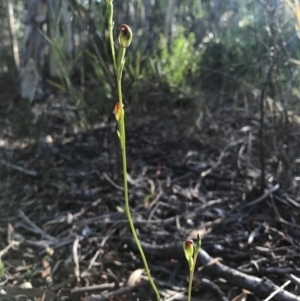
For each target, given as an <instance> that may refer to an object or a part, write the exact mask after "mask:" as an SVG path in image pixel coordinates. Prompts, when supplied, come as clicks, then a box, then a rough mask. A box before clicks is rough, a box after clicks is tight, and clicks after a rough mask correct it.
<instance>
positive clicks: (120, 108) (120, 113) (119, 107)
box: [114, 102, 124, 122]
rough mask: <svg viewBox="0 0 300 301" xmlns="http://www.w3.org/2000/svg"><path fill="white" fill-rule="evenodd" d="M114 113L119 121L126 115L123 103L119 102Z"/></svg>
mask: <svg viewBox="0 0 300 301" xmlns="http://www.w3.org/2000/svg"><path fill="white" fill-rule="evenodd" d="M114 113H115V117H116V119H117V121H118V122H119V121H120V120H121V118H122V117H123V115H124V110H123V105H121V104H120V103H119V102H118V103H117V104H116V105H115V110H114Z"/></svg>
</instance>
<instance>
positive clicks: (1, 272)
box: [0, 257, 5, 278]
mask: <svg viewBox="0 0 300 301" xmlns="http://www.w3.org/2000/svg"><path fill="white" fill-rule="evenodd" d="M4 275H5V267H4V264H3V262H2V260H1V257H0V278H2V277H4Z"/></svg>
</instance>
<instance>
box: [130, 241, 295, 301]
mask: <svg viewBox="0 0 300 301" xmlns="http://www.w3.org/2000/svg"><path fill="white" fill-rule="evenodd" d="M128 243H129V245H130V246H131V247H133V248H135V245H134V243H133V241H128ZM141 244H142V247H143V249H144V252H145V254H146V255H147V256H153V257H160V258H178V257H181V256H183V251H182V244H181V243H180V242H179V243H173V244H168V245H161V246H156V245H151V244H147V243H143V242H142V243H141ZM198 263H200V264H202V266H203V271H202V272H203V273H206V274H208V275H210V276H215V277H220V278H223V279H226V280H227V282H228V283H229V284H231V285H233V286H238V287H240V288H243V289H245V290H248V291H251V292H252V293H254V294H256V295H258V296H261V297H264V298H266V297H268V296H270V295H271V294H272V293H274V292H275V291H278V293H277V294H276V295H275V296H274V297H273V299H274V300H276V301H300V297H297V296H295V295H294V294H292V293H290V292H288V291H286V290H280V288H279V287H278V286H277V285H275V284H274V283H273V282H272V281H270V280H269V279H267V278H263V279H260V278H258V277H255V276H250V275H247V274H244V273H242V272H239V271H237V270H235V269H232V268H230V267H228V266H226V265H224V264H222V263H220V262H219V260H216V259H213V258H212V257H210V256H209V255H208V254H207V253H206V252H205V251H204V250H203V249H201V250H200V252H199V256H198Z"/></svg>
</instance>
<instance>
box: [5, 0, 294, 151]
mask: <svg viewBox="0 0 300 301" xmlns="http://www.w3.org/2000/svg"><path fill="white" fill-rule="evenodd" d="M33 3H36V4H37V5H41V7H42V6H43V7H46V19H45V22H40V23H39V30H38V32H39V34H40V35H41V36H42V37H43V41H44V42H45V45H44V47H43V55H42V54H41V55H40V58H39V59H40V60H41V65H42V68H41V69H40V72H39V74H38V75H39V77H40V79H41V82H42V93H39V94H36V95H35V97H33V99H32V100H31V101H29V102H28V101H23V100H22V101H21V102H18V108H19V111H18V112H17V113H16V115H15V116H16V119H15V120H16V121H18V122H16V123H15V126H16V127H18V128H19V130H20V132H21V133H22V134H23V135H24V133H25V132H26V131H27V132H28V131H29V132H30V133H31V134H34V135H37V136H38V135H39V134H38V133H39V130H40V129H41V127H43V122H44V121H45V112H44V111H43V109H39V107H37V106H35V101H38V103H39V104H41V103H47V104H48V103H49V102H50V103H51V102H55V100H57V99H59V108H58V110H60V111H61V112H64V113H65V116H64V118H65V120H64V121H66V120H67V121H68V122H70V123H71V124H74V123H76V124H77V125H80V126H82V125H83V126H88V127H90V126H93V125H95V124H96V123H99V122H101V121H107V120H109V118H113V117H112V114H111V112H112V109H113V106H114V103H115V99H116V93H115V88H114V86H115V82H114V77H113V70H112V62H111V56H110V52H109V48H108V39H107V18H106V5H105V2H104V1H103V0H102V1H96V0H69V1H67V0H64V1H59V0H47V1H42V0H28V1H18V0H5V1H2V2H1V3H0V24H1V30H0V40H1V43H0V77H1V80H0V82H1V84H0V85H1V87H0V89H1V95H2V96H1V95H0V102H2V108H3V107H5V110H8V108H9V109H12V110H13V109H14V107H15V106H16V105H15V103H14V104H10V105H6V104H7V103H6V101H7V100H8V99H10V98H12V97H14V95H15V94H19V93H18V91H19V89H20V81H21V80H20V76H19V74H20V72H19V70H20V69H22V64H23V63H22V55H23V56H24V53H23V52H22V51H23V50H22V49H24V48H25V46H26V45H24V43H25V42H24V36H25V34H26V27H28V26H30V25H32V24H35V22H36V21H35V20H34V17H33V19H32V17H31V18H30V16H31V15H33V16H34V14H35V12H30V9H32V7H33V6H34V5H33ZM54 4H55V6H56V8H57V9H56V12H55V13H54V14H53V13H52V14H51V9H50V8H49V7H50V6H51V5H54ZM63 6H64V8H62V7H63ZM114 6H115V25H116V26H115V29H114V30H115V34H116V35H117V34H118V26H119V25H120V24H122V23H126V24H128V25H129V26H130V27H131V28H132V31H133V33H134V39H133V43H132V45H131V46H130V49H129V51H128V52H127V62H126V68H125V74H124V95H125V103H126V105H127V110H128V111H130V112H131V116H133V118H134V116H135V114H141V112H142V113H143V114H144V113H145V108H150V107H154V108H156V109H157V110H158V111H160V112H162V111H163V110H170V108H172V109H173V108H177V109H179V110H181V111H182V112H183V111H184V112H186V116H183V117H182V122H183V123H185V125H186V128H188V130H187V134H190V133H192V132H193V131H194V128H195V127H196V128H199V129H200V128H201V120H202V118H203V115H204V114H205V112H206V110H207V108H208V107H209V108H210V109H212V110H214V111H220V110H222V109H223V108H224V107H226V106H228V105H232V104H234V105H235V107H237V108H238V107H242V108H245V109H246V110H248V109H249V108H250V107H251V112H252V113H251V114H253V116H257V119H258V120H259V121H260V122H261V128H260V134H262V124H263V123H264V115H263V114H271V115H269V116H271V120H272V127H273V129H277V130H278V131H275V132H276V133H278V134H276V135H278V139H277V140H276V143H279V142H278V141H280V143H279V145H278V149H280V150H284V152H286V151H285V150H286V149H288V147H287V144H288V141H287V139H285V138H284V137H285V136H286V135H287V133H288V131H289V130H290V123H291V122H292V121H294V120H296V119H297V118H298V116H299V111H300V110H299V109H300V107H299V97H300V90H299V89H300V88H299V87H300V76H299V72H298V71H299V61H298V60H297V59H298V58H299V57H300V41H299V33H298V31H297V30H298V28H299V20H300V13H299V12H300V10H299V2H298V1H297V0H295V1H292V0H272V1H267V0H245V1H239V0H182V1H176V0H168V1H157V0H143V1H142V0H127V1H119V0H115V1H114ZM66 49H67V50H66ZM51 56H53V57H54V60H55V64H54V65H55V66H56V67H55V68H54V67H53V57H52V58H51ZM53 68H54V69H55V70H54V69H53ZM53 70H54V71H53ZM53 95H54V96H53ZM57 95H60V96H59V97H58V96H57ZM16 99H18V97H17V96H16ZM36 99H37V100H36ZM32 101H33V102H32ZM20 108H21V109H20ZM255 114H256V115H255ZM48 115H49V114H48ZM25 121H26V122H30V123H31V125H29V126H28V124H27V125H26V126H24V123H23V122H25ZM59 122H60V120H56V125H55V126H58V125H57V124H59ZM261 138H262V135H261ZM285 156H287V154H284V155H283V157H285Z"/></svg>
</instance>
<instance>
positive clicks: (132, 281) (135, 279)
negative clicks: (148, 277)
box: [127, 269, 144, 287]
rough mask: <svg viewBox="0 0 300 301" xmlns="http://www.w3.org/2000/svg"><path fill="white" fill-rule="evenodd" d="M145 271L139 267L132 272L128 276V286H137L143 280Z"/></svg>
mask: <svg viewBox="0 0 300 301" xmlns="http://www.w3.org/2000/svg"><path fill="white" fill-rule="evenodd" d="M143 272H144V269H137V270H135V271H134V272H132V273H131V275H130V276H129V278H128V281H127V286H130V287H132V286H135V285H136V284H137V283H139V282H141V280H142V278H141V276H142V274H143Z"/></svg>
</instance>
